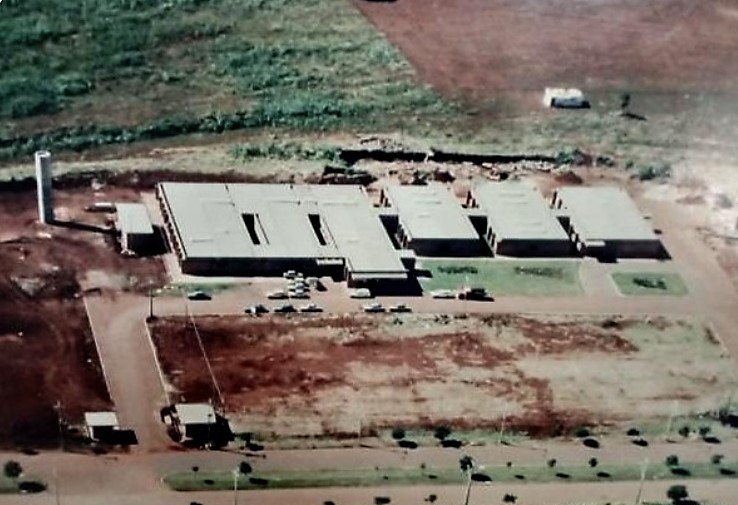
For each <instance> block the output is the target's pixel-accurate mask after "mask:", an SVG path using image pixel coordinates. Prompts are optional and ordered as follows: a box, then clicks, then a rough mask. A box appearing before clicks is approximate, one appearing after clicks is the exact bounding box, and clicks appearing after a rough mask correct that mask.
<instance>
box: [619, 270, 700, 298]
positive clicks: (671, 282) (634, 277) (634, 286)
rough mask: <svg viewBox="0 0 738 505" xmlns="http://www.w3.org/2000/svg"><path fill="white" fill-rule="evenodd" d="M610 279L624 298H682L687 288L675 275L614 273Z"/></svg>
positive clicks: (677, 275) (679, 277) (678, 276)
mask: <svg viewBox="0 0 738 505" xmlns="http://www.w3.org/2000/svg"><path fill="white" fill-rule="evenodd" d="M612 279H613V281H615V285H616V286H617V288H618V291H620V293H621V294H623V295H626V296H640V295H657V296H658V295H664V296H684V295H686V294H687V286H686V285H685V284H684V281H683V280H682V278H681V276H680V275H679V274H675V273H659V272H616V273H614V274H612Z"/></svg>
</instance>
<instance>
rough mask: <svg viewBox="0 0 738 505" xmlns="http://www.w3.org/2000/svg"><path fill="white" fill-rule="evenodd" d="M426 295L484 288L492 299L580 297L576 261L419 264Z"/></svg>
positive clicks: (490, 261)
mask: <svg viewBox="0 0 738 505" xmlns="http://www.w3.org/2000/svg"><path fill="white" fill-rule="evenodd" d="M419 268H421V269H425V270H428V271H429V272H430V273H431V277H430V278H421V284H422V286H423V289H424V290H425V291H426V292H429V291H433V290H436V289H460V288H462V287H464V286H467V285H468V286H472V287H484V288H486V289H487V291H488V292H489V293H490V294H491V295H492V296H498V295H510V296H561V295H578V294H581V293H582V286H581V284H580V282H579V262H577V261H537V260H531V261H523V260H520V261H513V260H501V261H497V260H430V259H424V260H422V265H420V267H419Z"/></svg>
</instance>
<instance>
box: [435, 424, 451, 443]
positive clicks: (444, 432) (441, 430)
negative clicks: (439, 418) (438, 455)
mask: <svg viewBox="0 0 738 505" xmlns="http://www.w3.org/2000/svg"><path fill="white" fill-rule="evenodd" d="M449 435H451V428H449V427H448V426H439V427H438V428H436V429H435V432H434V433H433V436H434V437H436V438H437V439H438V440H445V439H447V438H448V437H449Z"/></svg>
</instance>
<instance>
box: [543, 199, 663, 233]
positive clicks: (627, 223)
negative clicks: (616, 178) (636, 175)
mask: <svg viewBox="0 0 738 505" xmlns="http://www.w3.org/2000/svg"><path fill="white" fill-rule="evenodd" d="M557 195H558V198H559V199H560V200H561V202H562V209H561V211H563V213H564V214H566V215H568V216H569V218H570V219H571V222H572V225H573V226H574V229H575V230H576V232H577V233H578V234H579V236H580V238H581V239H582V240H583V241H585V242H591V241H597V240H601V241H614V240H658V238H657V237H656V234H655V233H654V232H653V229H651V226H649V224H648V223H647V222H646V220H645V219H644V218H643V216H642V215H641V213H640V211H639V210H638V207H636V204H635V202H634V201H633V200H632V199H631V198H630V196H628V193H626V192H625V190H624V189H622V188H619V187H616V186H600V187H564V188H560V189H559V190H558V191H557Z"/></svg>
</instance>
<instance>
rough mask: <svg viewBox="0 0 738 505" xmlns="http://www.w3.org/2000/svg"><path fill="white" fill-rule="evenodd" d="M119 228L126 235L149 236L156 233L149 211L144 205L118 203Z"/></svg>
mask: <svg viewBox="0 0 738 505" xmlns="http://www.w3.org/2000/svg"><path fill="white" fill-rule="evenodd" d="M115 211H116V213H117V214H118V228H119V229H120V231H121V233H124V234H126V235H128V234H136V235H148V234H152V233H154V226H153V225H152V224H151V218H150V217H149V211H148V210H146V206H145V205H144V204H142V203H116V204H115Z"/></svg>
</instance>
